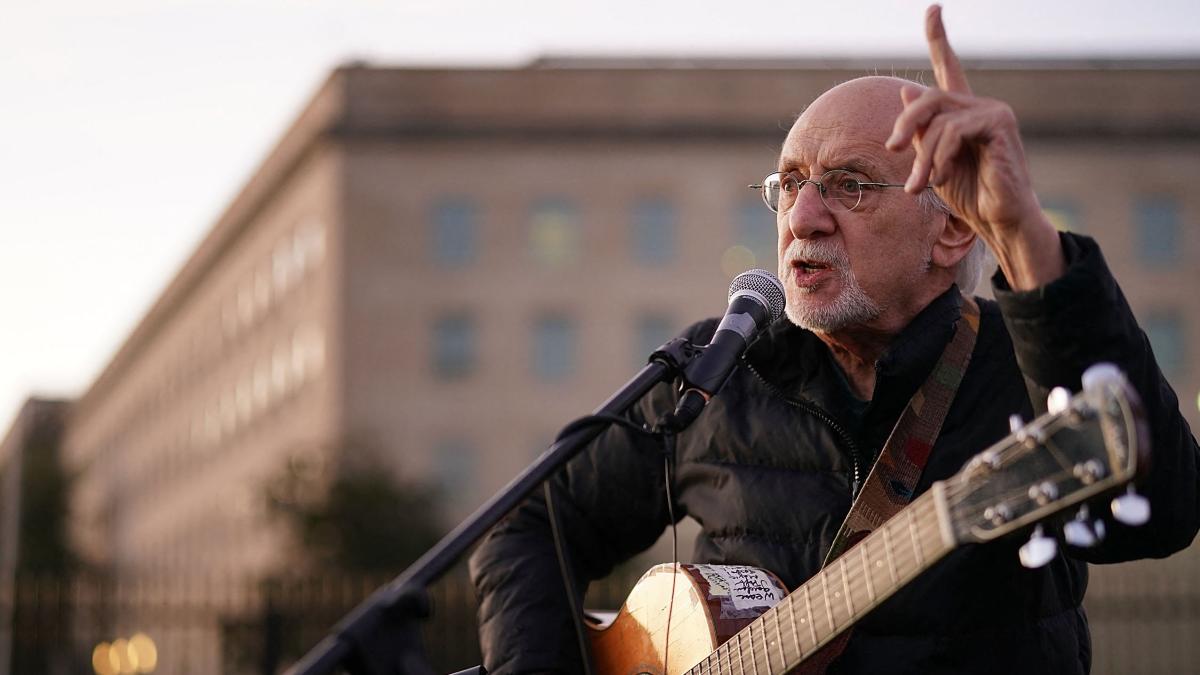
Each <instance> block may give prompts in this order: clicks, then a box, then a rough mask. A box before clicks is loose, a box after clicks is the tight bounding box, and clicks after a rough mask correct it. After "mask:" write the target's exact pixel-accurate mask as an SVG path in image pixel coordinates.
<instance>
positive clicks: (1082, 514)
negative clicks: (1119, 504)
mask: <svg viewBox="0 0 1200 675" xmlns="http://www.w3.org/2000/svg"><path fill="white" fill-rule="evenodd" d="M1104 534H1105V531H1104V521H1103V520H1100V519H1099V518H1097V519H1096V520H1092V519H1091V516H1090V515H1089V514H1088V507H1087V505H1086V504H1085V505H1083V506H1081V507H1080V508H1079V513H1077V514H1075V519H1074V520H1072V521H1071V522H1069V523H1067V524H1066V525H1065V526H1064V527H1063V537H1064V538H1066V540H1067V543H1068V544H1070V545H1072V546H1079V547H1080V548H1089V547H1092V546H1095V545H1096V544H1098V543H1100V542H1101V541H1103V540H1104Z"/></svg>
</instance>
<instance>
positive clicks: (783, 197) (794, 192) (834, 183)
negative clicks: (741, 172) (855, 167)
mask: <svg viewBox="0 0 1200 675" xmlns="http://www.w3.org/2000/svg"><path fill="white" fill-rule="evenodd" d="M805 183H812V184H813V185H815V186H816V188H817V193H818V194H820V195H821V201H822V202H823V203H824V204H825V206H826V208H828V209H829V210H830V211H853V210H854V209H856V208H858V205H859V204H861V203H862V197H863V192H865V191H866V190H868V189H875V188H902V187H904V185H903V184H900V183H871V182H867V181H864V180H861V179H860V178H859V175H858V174H856V173H854V172H853V171H847V170H846V169H831V170H829V171H826V172H825V173H824V174H822V175H821V177H820V179H816V180H814V179H812V178H803V179H800V178H796V176H795V175H793V174H791V173H788V172H785V171H776V172H775V173H772V174H769V175H767V177H766V178H764V179H763V181H762V183H761V184H757V185H749V186H747V187H749V188H751V189H754V190H760V191H761V192H762V198H763V202H764V203H765V204H766V205H767V208H768V209H771V211H772V212H774V213H784V212H786V211H788V210H789V209H791V208H792V206H794V205H795V204H796V200H797V199H799V197H800V190H801V188H803V187H804V184H805Z"/></svg>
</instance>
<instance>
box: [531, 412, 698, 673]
mask: <svg viewBox="0 0 1200 675" xmlns="http://www.w3.org/2000/svg"><path fill="white" fill-rule="evenodd" d="M601 424H604V425H609V424H612V425H616V426H619V427H621V428H623V429H626V430H629V431H631V432H633V433H635V434H640V435H643V436H650V437H655V436H663V434H662V433H660V432H657V431H652V430H650V429H647V428H646V427H645V426H639V425H637V424H635V423H633V422H631V421H630V420H628V419H627V418H625V417H620V416H618V415H586V416H584V417H580V418H579V419H577V420H574V421H572V422H571V423H569V424H568V425H567V426H565V427H563V429H562V431H560V432H559V433H558V436H557V437H556V438H555V439H554V442H555V443H558V442H559V441H561V440H562V439H564V438H566V437H567V436H570V435H571V434H574V433H576V432H578V431H580V430H582V429H585V428H587V427H590V426H598V425H601ZM672 445H673V443H672ZM668 480H669V478H668ZM542 493H543V495H544V496H545V500H546V515H547V519H548V520H549V521H550V533H551V534H552V535H553V539H554V553H555V555H557V556H558V570H559V574H560V575H561V577H562V580H563V585H564V587H565V590H566V594H567V605H568V607H569V609H570V613H571V619H572V622H573V623H574V626H575V639H576V641H577V643H578V647H579V657H580V659H581V660H582V661H583V672H584V675H593V673H592V650H591V640H590V639H589V638H588V635H587V627H586V626H585V625H584V623H583V607H582V603H581V598H580V597H579V590H578V589H579V585H578V584H577V583H576V582H575V571H574V568H573V567H572V566H571V560H570V553H569V552H568V551H567V546H566V537H565V535H564V533H563V531H562V523H561V522H560V520H559V517H558V511H557V510H556V509H555V507H554V488H553V481H552V480H550V479H547V480H546V481H545V482H543V483H542ZM669 494H670V492H669V488H668V495H669ZM669 500H670V497H669V496H668V501H669ZM667 508H668V510H670V511H671V513H672V514H674V510H673V509H672V508H671V506H670V504H668V505H667ZM672 518H674V516H673V515H672ZM671 528H672V535H674V521H673V520H672V525H671ZM676 557H678V556H676Z"/></svg>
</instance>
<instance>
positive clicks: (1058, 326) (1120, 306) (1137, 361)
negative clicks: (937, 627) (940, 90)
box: [993, 234, 1200, 562]
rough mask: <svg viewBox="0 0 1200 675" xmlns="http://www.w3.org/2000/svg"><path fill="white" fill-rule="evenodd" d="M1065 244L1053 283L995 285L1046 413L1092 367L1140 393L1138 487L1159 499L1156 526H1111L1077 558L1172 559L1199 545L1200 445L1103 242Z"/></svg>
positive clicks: (1070, 240)
mask: <svg viewBox="0 0 1200 675" xmlns="http://www.w3.org/2000/svg"><path fill="white" fill-rule="evenodd" d="M1062 243H1063V249H1064V252H1065V254H1066V258H1067V271H1066V274H1064V275H1063V276H1062V277H1061V278H1059V279H1057V280H1055V281H1053V282H1051V283H1050V284H1047V285H1046V286H1044V287H1042V288H1039V289H1035V290H1032V291H1025V292H1014V291H1012V290H1011V289H1010V288H1009V287H1008V284H1007V282H1006V280H1005V279H1004V277H1003V275H1002V274H1001V273H1000V272H997V273H996V276H995V277H994V278H993V284H994V286H995V292H996V299H997V301H998V302H999V303H1000V307H1001V311H1002V312H1003V314H1004V319H1005V323H1006V324H1007V326H1008V329H1009V332H1010V333H1011V334H1012V338H1013V347H1014V349H1015V351H1016V356H1017V362H1018V364H1019V365H1020V368H1021V371H1022V373H1023V374H1024V376H1025V380H1026V384H1027V386H1028V388H1029V391H1030V396H1031V397H1032V400H1033V404H1034V406H1035V408H1037V409H1039V411H1044V406H1045V400H1046V393H1047V392H1048V391H1049V390H1050V389H1051V388H1053V387H1056V386H1063V387H1067V388H1068V389H1070V390H1072V391H1078V390H1079V389H1080V386H1081V385H1080V378H1081V375H1082V374H1083V371H1084V370H1086V369H1087V368H1088V367H1089V366H1091V365H1093V364H1095V363H1099V362H1102V361H1107V362H1110V363H1113V364H1116V365H1117V366H1118V367H1119V368H1121V370H1123V371H1124V372H1125V375H1126V376H1127V377H1128V378H1129V380H1130V382H1131V383H1132V384H1133V386H1134V388H1135V389H1136V390H1137V392H1138V394H1139V395H1140V396H1141V399H1142V403H1143V404H1144V406H1145V409H1146V414H1147V423H1148V425H1149V428H1150V435H1151V453H1152V459H1151V471H1150V475H1149V476H1148V477H1147V478H1146V479H1145V481H1144V482H1143V483H1142V484H1140V487H1141V490H1142V492H1144V493H1145V494H1146V495H1147V496H1148V497H1149V498H1150V501H1151V517H1150V522H1149V523H1148V524H1146V525H1144V526H1142V527H1137V528H1134V527H1128V526H1125V525H1121V524H1120V523H1116V522H1115V521H1110V522H1109V535H1108V538H1107V539H1106V540H1105V542H1104V543H1103V544H1102V545H1101V546H1097V547H1095V548H1091V549H1072V550H1071V554H1072V555H1073V556H1075V557H1077V558H1080V559H1083V560H1087V561H1089V562H1122V561H1126V560H1133V559H1137V558H1161V557H1165V556H1168V555H1170V554H1172V553H1174V552H1176V551H1179V550H1181V549H1183V548H1186V547H1187V546H1188V545H1189V544H1191V542H1192V540H1193V538H1194V537H1195V536H1196V531H1197V528H1198V527H1200V485H1198V483H1200V477H1198V474H1197V461H1198V457H1200V448H1197V445H1196V440H1195V438H1194V437H1193V435H1192V433H1191V430H1190V429H1189V428H1188V424H1187V422H1186V421H1185V420H1184V418H1183V416H1182V415H1181V414H1180V412H1179V400H1178V399H1177V398H1176V396H1175V392H1174V391H1173V390H1172V389H1171V385H1170V384H1168V383H1167V381H1166V379H1165V378H1164V377H1163V375H1162V372H1161V371H1160V370H1159V368H1158V364H1157V363H1156V362H1155V360H1154V354H1153V353H1152V352H1151V349H1150V343H1149V342H1148V340H1147V339H1146V336H1145V334H1144V333H1143V332H1142V330H1141V329H1140V328H1139V327H1138V324H1137V321H1136V320H1135V319H1134V317H1133V313H1132V312H1131V311H1130V309H1129V305H1128V303H1126V301H1125V297H1124V295H1123V294H1122V293H1121V289H1120V288H1119V287H1118V286H1117V282H1116V280H1115V279H1114V278H1113V276H1112V274H1111V273H1110V272H1109V270H1108V267H1107V265H1106V264H1105V262H1104V257H1103V256H1102V255H1101V253H1100V249H1099V247H1098V246H1097V245H1096V242H1095V241H1093V240H1092V239H1089V238H1087V237H1082V236H1077V235H1070V234H1063V235H1062Z"/></svg>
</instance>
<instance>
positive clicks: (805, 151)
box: [779, 77, 912, 178]
mask: <svg viewBox="0 0 1200 675" xmlns="http://www.w3.org/2000/svg"><path fill="white" fill-rule="evenodd" d="M905 84H911V83H910V82H907V81H905V80H901V79H899V78H891V77H867V78H859V79H857V80H851V81H849V82H846V83H844V84H841V85H838V86H836V87H834V88H833V89H830V90H829V91H827V92H825V93H824V94H822V95H821V96H820V97H818V98H817V99H816V100H815V101H813V102H812V105H810V106H809V107H808V109H807V110H805V111H804V113H803V114H801V115H800V117H799V118H798V119H797V120H796V123H795V124H794V125H792V129H791V131H790V132H789V133H788V136H787V139H786V140H785V141H784V144H783V149H782V151H781V152H780V158H779V168H780V169H781V170H784V171H800V172H802V173H805V174H809V173H813V172H823V171H827V170H829V169H835V168H851V169H855V170H858V171H862V172H864V173H867V174H869V175H871V176H874V177H882V176H885V175H890V174H894V173H896V172H897V171H899V172H901V173H902V174H903V172H904V166H905V161H906V160H907V162H908V165H911V163H912V157H911V151H907V152H905V153H894V152H890V151H888V150H887V149H886V148H885V147H884V145H883V144H884V142H885V141H886V140H887V138H888V136H890V135H891V132H892V125H893V124H894V123H895V121H896V117H897V115H899V114H900V111H901V110H902V104H901V101H900V88H901V87H902V86H904V85H905ZM891 177H893V178H894V177H895V176H891Z"/></svg>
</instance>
